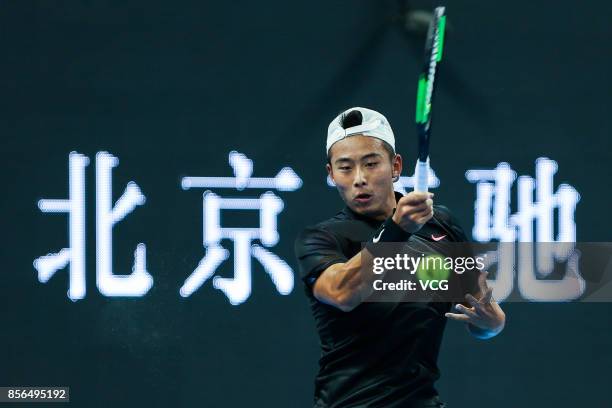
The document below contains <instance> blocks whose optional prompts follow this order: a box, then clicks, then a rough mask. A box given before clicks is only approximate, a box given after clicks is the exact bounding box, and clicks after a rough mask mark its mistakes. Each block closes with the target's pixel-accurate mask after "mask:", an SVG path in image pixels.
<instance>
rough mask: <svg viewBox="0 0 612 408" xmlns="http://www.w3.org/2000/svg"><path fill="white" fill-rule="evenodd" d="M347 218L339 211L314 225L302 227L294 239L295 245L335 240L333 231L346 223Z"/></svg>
mask: <svg viewBox="0 0 612 408" xmlns="http://www.w3.org/2000/svg"><path fill="white" fill-rule="evenodd" d="M346 221H347V217H346V215H345V214H344V212H343V211H339V212H338V213H337V214H336V215H334V216H333V217H331V218H328V219H326V220H323V221H319V222H317V223H315V224H312V225H308V226H306V227H304V228H303V229H302V230H301V231H300V232H299V234H298V235H297V237H296V240H295V245H296V247H297V246H299V245H304V244H306V243H308V242H312V241H313V240H314V241H318V240H321V239H325V240H330V239H335V237H334V235H335V234H334V230H335V229H336V227H337V226H338V225H339V224H340V223H342V222H346Z"/></svg>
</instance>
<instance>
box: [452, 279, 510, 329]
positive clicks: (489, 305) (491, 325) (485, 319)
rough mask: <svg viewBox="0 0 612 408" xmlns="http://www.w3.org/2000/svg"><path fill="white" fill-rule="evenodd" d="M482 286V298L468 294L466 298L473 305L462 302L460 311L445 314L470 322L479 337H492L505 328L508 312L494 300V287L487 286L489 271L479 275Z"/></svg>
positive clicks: (458, 305)
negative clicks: (468, 305) (465, 304)
mask: <svg viewBox="0 0 612 408" xmlns="http://www.w3.org/2000/svg"><path fill="white" fill-rule="evenodd" d="M478 285H479V286H480V294H482V296H481V297H480V299H478V300H477V299H476V298H475V297H474V296H472V295H471V294H467V295H466V296H465V299H466V300H467V302H468V303H469V304H470V305H471V306H472V307H466V306H464V305H462V304H460V303H458V304H457V305H455V309H456V310H457V311H458V312H460V313H446V314H445V316H446V317H448V318H449V319H452V320H457V321H460V322H465V323H467V324H468V329H470V332H472V334H474V335H475V336H476V337H479V338H490V337H493V336H495V335H497V334H498V333H499V332H501V331H502V330H503V329H504V325H505V324H506V314H505V313H504V311H503V310H502V309H501V307H500V306H499V305H498V304H497V302H496V301H495V300H493V289H492V288H489V287H487V273H486V272H481V273H480V276H479V277H478Z"/></svg>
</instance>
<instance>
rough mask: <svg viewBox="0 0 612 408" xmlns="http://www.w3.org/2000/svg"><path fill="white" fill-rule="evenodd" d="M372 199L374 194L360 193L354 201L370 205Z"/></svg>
mask: <svg viewBox="0 0 612 408" xmlns="http://www.w3.org/2000/svg"><path fill="white" fill-rule="evenodd" d="M372 197H373V196H372V194H368V193H360V194H357V195H356V196H355V198H354V200H355V201H356V202H358V203H360V204H365V203H368V202H369V201H370V200H371V199H372Z"/></svg>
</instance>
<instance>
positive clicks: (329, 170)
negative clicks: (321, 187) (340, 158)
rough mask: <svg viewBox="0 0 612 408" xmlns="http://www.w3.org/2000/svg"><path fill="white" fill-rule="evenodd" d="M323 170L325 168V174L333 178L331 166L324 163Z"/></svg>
mask: <svg viewBox="0 0 612 408" xmlns="http://www.w3.org/2000/svg"><path fill="white" fill-rule="evenodd" d="M325 170H327V175H328V176H329V178H331V179H332V180H333V179H334V170H333V169H332V166H331V165H330V164H329V163H327V164H326V165H325Z"/></svg>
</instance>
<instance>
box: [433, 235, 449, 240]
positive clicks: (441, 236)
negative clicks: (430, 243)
mask: <svg viewBox="0 0 612 408" xmlns="http://www.w3.org/2000/svg"><path fill="white" fill-rule="evenodd" d="M444 238H446V235H440V236H439V237H436V236H435V235H434V234H431V239H433V240H434V241H442V240H443V239H444Z"/></svg>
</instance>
